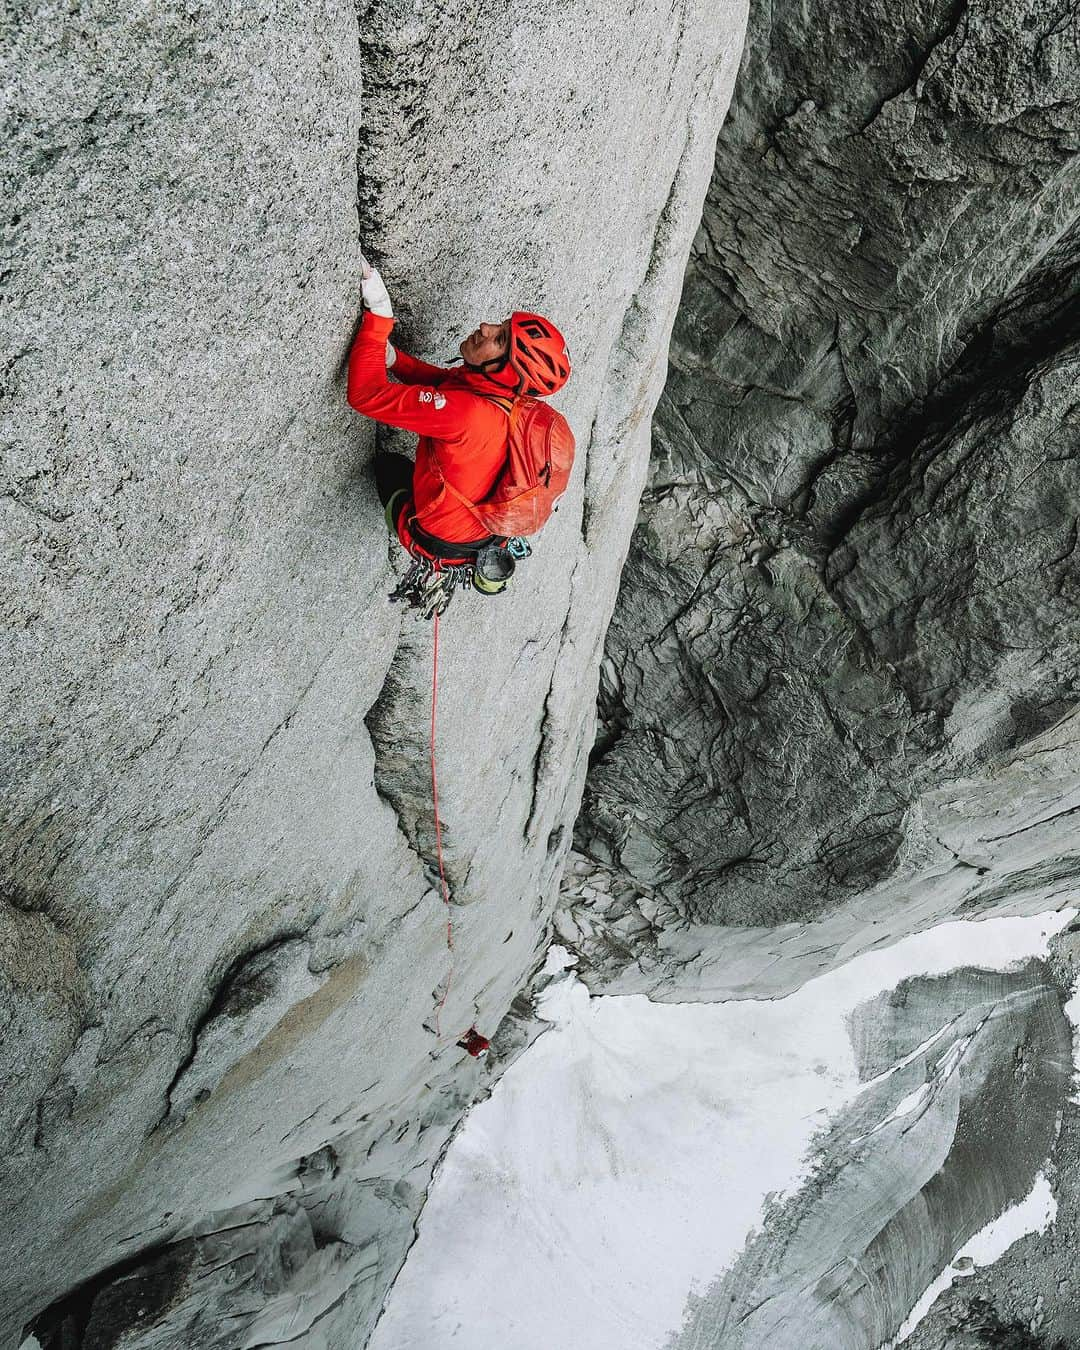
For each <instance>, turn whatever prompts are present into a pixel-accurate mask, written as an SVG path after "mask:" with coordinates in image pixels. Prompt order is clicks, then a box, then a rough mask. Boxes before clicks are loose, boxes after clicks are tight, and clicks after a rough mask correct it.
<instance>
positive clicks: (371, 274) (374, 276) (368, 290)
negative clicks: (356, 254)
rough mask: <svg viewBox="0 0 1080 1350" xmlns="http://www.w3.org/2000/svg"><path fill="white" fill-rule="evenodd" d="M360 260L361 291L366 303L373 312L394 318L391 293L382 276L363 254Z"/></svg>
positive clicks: (386, 317)
mask: <svg viewBox="0 0 1080 1350" xmlns="http://www.w3.org/2000/svg"><path fill="white" fill-rule="evenodd" d="M360 262H361V269H360V270H361V278H362V279H361V282H360V291H361V294H362V295H363V297H364V304H365V305H367V307H368V309H370V310H371V312H372V314H381V315H382V316H383V318H384V319H392V318H393V317H394V307H393V305H391V303H390V295H389V293H388V291H387V289H386V287H385V285H384V284H383V279H382V277H381V276H379V273H378V270H377V269H376V268H374V267H372V266H371V264H370V263H369V262H368V260H367V259H366V258H365V257H364V256H363V255H362V254H361V257H360Z"/></svg>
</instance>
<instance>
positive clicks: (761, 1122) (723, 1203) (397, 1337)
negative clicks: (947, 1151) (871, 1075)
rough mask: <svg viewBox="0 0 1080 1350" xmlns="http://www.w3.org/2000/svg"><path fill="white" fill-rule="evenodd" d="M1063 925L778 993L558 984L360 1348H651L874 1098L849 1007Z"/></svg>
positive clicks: (906, 955)
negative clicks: (833, 1129)
mask: <svg viewBox="0 0 1080 1350" xmlns="http://www.w3.org/2000/svg"><path fill="white" fill-rule="evenodd" d="M1073 913H1074V911H1071V910H1070V911H1066V912H1064V913H1054V914H1048V915H1041V916H1034V917H1022V918H996V919H984V920H981V921H976V922H955V923H949V924H943V925H940V926H939V927H937V928H934V929H930V930H928V931H927V932H924V933H918V934H913V935H911V936H910V937H907V938H905V939H904V940H902V941H901V942H898V943H896V944H895V945H893V946H891V947H888V948H885V949H881V950H877V951H871V952H867V953H864V954H863V955H861V956H859V957H857V958H855V959H854V960H852V961H851V962H850V963H848V964H847V965H846V966H844V967H842V968H840V969H839V970H834V971H830V972H828V973H827V974H824V975H822V976H821V977H819V978H818V979H816V980H813V981H811V982H810V983H808V984H807V985H805V986H804V987H803V988H802V989H800V990H799V991H798V992H796V993H794V994H791V995H790V996H788V997H787V998H784V999H776V1000H763V1001H752V1000H743V1001H733V1002H728V1003H704V1004H702V1003H683V1004H680V1003H650V1002H649V1000H648V999H647V998H645V997H644V996H641V995H632V996H624V997H601V998H590V996H589V993H588V990H587V989H586V987H585V986H584V985H583V984H582V983H581V982H580V981H579V980H578V979H577V978H576V976H575V975H573V974H572V973H571V974H565V975H563V976H562V977H561V978H560V977H559V976H558V975H556V976H555V978H554V979H553V980H552V983H551V984H549V985H548V986H547V987H546V988H545V989H544V990H543V992H542V993H541V995H540V996H539V998H538V1000H537V1012H538V1014H539V1016H541V1017H542V1018H544V1019H545V1020H546V1021H548V1022H550V1023H551V1024H552V1025H551V1030H550V1031H549V1032H548V1033H547V1034H545V1035H543V1036H541V1037H540V1038H539V1039H538V1040H537V1041H535V1042H534V1044H533V1045H532V1046H531V1047H530V1049H529V1050H528V1051H527V1052H526V1053H525V1054H524V1055H522V1056H521V1058H520V1059H519V1060H518V1061H517V1062H516V1063H515V1064H514V1065H513V1066H512V1067H511V1068H510V1069H509V1070H508V1071H507V1072H506V1074H504V1076H503V1078H502V1079H501V1081H500V1082H499V1084H498V1085H497V1087H496V1088H495V1091H494V1093H493V1094H492V1096H491V1097H490V1098H489V1099H488V1100H487V1101H485V1102H482V1103H480V1104H479V1105H478V1106H476V1107H475V1108H474V1109H473V1110H472V1111H471V1112H470V1113H469V1115H468V1116H467V1118H466V1120H465V1123H464V1125H463V1127H462V1129H461V1130H460V1132H459V1133H458V1135H457V1137H456V1139H455V1140H454V1143H453V1144H452V1146H451V1147H450V1149H449V1150H448V1152H447V1154H446V1157H445V1159H444V1162H443V1165H442V1168H441V1170H440V1172H439V1174H438V1175H437V1178H436V1181H435V1183H434V1185H433V1187H432V1191H431V1195H430V1198H429V1200H428V1203H427V1205H426V1207H425V1209H424V1211H423V1214H422V1216H421V1220H420V1225H419V1236H418V1238H417V1241H416V1243H415V1244H414V1246H413V1249H412V1252H411V1254H410V1256H409V1259H408V1261H407V1262H406V1264H405V1267H404V1269H403V1271H402V1274H401V1275H400V1277H399V1279H398V1281H397V1283H396V1285H395V1286H394V1289H393V1291H392V1293H391V1295H390V1299H389V1301H388V1304H387V1308H386V1311H385V1313H384V1315H383V1317H382V1319H381V1320H380V1322H379V1324H378V1326H377V1328H376V1331H375V1334H374V1336H373V1338H372V1341H371V1350H444V1348H447V1350H449V1348H450V1347H453V1346H458V1345H460V1346H468V1347H469V1350H506V1347H507V1346H513V1347H514V1350H550V1347H551V1346H553V1345H567V1346H570V1345H572V1346H574V1348H575V1350H659V1347H661V1346H662V1345H663V1344H664V1343H665V1342H666V1341H667V1339H668V1338H669V1336H670V1334H671V1333H672V1332H673V1331H675V1330H677V1329H678V1328H679V1327H680V1326H681V1324H682V1320H683V1313H684V1310H685V1306H686V1300H687V1297H688V1295H690V1294H691V1293H692V1292H700V1291H701V1290H703V1289H704V1288H706V1287H707V1286H708V1285H709V1284H710V1283H711V1282H712V1281H714V1280H715V1279H716V1278H717V1276H718V1275H720V1274H721V1273H722V1272H723V1271H724V1270H725V1269H727V1268H728V1267H729V1266H730V1265H731V1263H732V1262H733V1261H734V1259H735V1258H736V1256H737V1255H738V1253H739V1251H740V1250H741V1249H742V1247H743V1246H744V1244H745V1242H746V1240H747V1237H748V1236H749V1234H750V1233H751V1231H752V1230H753V1228H754V1226H755V1225H756V1224H758V1223H759V1222H760V1220H761V1215H762V1211H763V1207H764V1205H765V1204H766V1202H767V1200H768V1198H769V1197H770V1196H771V1195H786V1194H788V1193H790V1192H792V1191H793V1190H795V1189H796V1188H797V1187H798V1185H799V1184H800V1182H801V1181H802V1180H803V1178H804V1177H805V1176H806V1174H807V1171H808V1167H809V1160H808V1156H807V1154H808V1149H809V1146H810V1144H811V1141H812V1140H813V1137H814V1135H815V1134H816V1133H817V1132H818V1130H819V1129H820V1128H821V1127H822V1126H823V1125H824V1124H825V1123H826V1122H827V1120H828V1118H829V1116H830V1114H831V1113H833V1112H835V1111H836V1110H838V1109H840V1108H842V1107H843V1106H845V1105H846V1104H847V1103H848V1102H850V1101H851V1100H852V1099H853V1098H854V1097H856V1096H857V1095H858V1094H859V1093H860V1092H861V1091H862V1090H863V1089H864V1088H865V1086H866V1085H865V1084H863V1083H861V1082H860V1081H859V1078H858V1073H857V1068H856V1063H855V1057H854V1052H853V1050H852V1046H851V1041H850V1037H849V1035H848V1018H849V1016H850V1013H851V1011H852V1009H854V1008H855V1007H856V1006H857V1005H858V1004H859V1003H862V1002H864V1001H865V1000H866V999H869V998H873V997H875V996H876V995H877V994H879V993H881V992H882V991H884V990H887V989H892V988H894V987H895V986H896V985H897V984H898V983H899V982H900V981H901V980H904V979H908V978H911V977H912V976H919V975H938V974H945V973H947V972H948V971H950V970H955V969H957V968H960V967H963V966H980V967H984V968H990V969H1002V968H1005V967H1007V966H1009V965H1012V964H1014V963H1016V962H1018V961H1023V960H1027V959H1030V958H1031V957H1036V956H1045V955H1046V954H1047V951H1048V943H1049V940H1050V938H1051V937H1052V936H1053V935H1054V934H1055V933H1056V932H1058V931H1059V930H1060V929H1061V928H1062V927H1064V926H1065V925H1066V924H1067V923H1068V922H1069V921H1070V919H1071V918H1072V916H1073ZM549 961H550V963H551V964H552V965H553V966H560V963H561V968H562V969H565V968H566V965H567V964H568V963H567V962H565V961H564V955H560V954H556V955H555V956H554V957H552V958H549ZM944 1030H945V1028H943V1029H942V1031H944ZM936 1039H937V1036H935V1037H933V1038H931V1040H936ZM956 1058H957V1051H956V1045H955V1044H954V1045H953V1046H951V1048H950V1050H949V1051H947V1052H946V1054H945V1056H944V1057H943V1059H942V1061H941V1065H940V1067H941V1068H942V1070H943V1071H946V1072H951V1071H952V1069H953V1068H955V1060H956ZM914 1096H915V1094H913V1095H912V1100H913V1101H914ZM916 1104H917V1103H916ZM913 1109H914V1107H913ZM999 1222H1000V1221H999ZM980 1236H982V1235H981V1234H980ZM969 1248H970V1244H969ZM966 1250H967V1249H966Z"/></svg>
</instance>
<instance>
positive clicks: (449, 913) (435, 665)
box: [431, 565, 491, 1059]
mask: <svg viewBox="0 0 1080 1350" xmlns="http://www.w3.org/2000/svg"><path fill="white" fill-rule="evenodd" d="M436 566H437V565H436ZM432 617H433V619H434V625H433V627H434V642H433V644H432V663H431V804H432V809H433V810H434V813H435V856H436V858H437V859H438V864H439V885H440V887H441V889H442V898H443V904H444V905H445V906H446V950H447V951H448V952H449V954H450V968H449V970H448V971H447V972H446V985H445V987H444V989H443V992H442V998H440V999H439V1004H438V1007H437V1008H436V1009H435V1035H436V1036H437V1037H438V1038H439V1040H441V1039H442V1012H443V1009H444V1008H445V1007H446V1000H447V999H448V998H449V997H450V985H451V984H452V982H453V979H454V919H453V910H452V908H451V906H450V886H449V884H448V883H447V880H446V868H445V866H444V865H443V847H442V821H441V820H440V819H439V776H438V772H437V770H436V767H435V726H436V718H437V713H438V707H439V610H438V609H436V610H435V612H434V615H433V616H432ZM457 1044H458V1045H459V1046H460V1047H461V1048H462V1049H463V1050H467V1051H468V1052H469V1054H470V1055H472V1057H473V1058H474V1059H479V1057H480V1056H481V1055H482V1054H483V1053H484V1051H485V1050H487V1049H488V1047H489V1046H490V1045H491V1042H490V1041H489V1040H488V1038H487V1037H486V1036H481V1034H480V1033H479V1032H478V1031H477V1029H476V1028H475V1027H470V1028H469V1030H468V1031H466V1032H465V1034H464V1035H463V1036H462V1037H461V1039H460V1040H459V1041H458V1042H457Z"/></svg>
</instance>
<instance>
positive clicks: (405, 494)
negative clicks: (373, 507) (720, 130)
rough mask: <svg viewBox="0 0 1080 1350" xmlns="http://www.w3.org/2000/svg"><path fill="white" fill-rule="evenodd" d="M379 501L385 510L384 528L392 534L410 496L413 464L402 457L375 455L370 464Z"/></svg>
mask: <svg viewBox="0 0 1080 1350" xmlns="http://www.w3.org/2000/svg"><path fill="white" fill-rule="evenodd" d="M372 468H373V470H374V473H375V487H376V490H377V491H378V494H379V501H380V502H382V504H383V506H384V507H385V508H386V526H387V529H389V531H390V532H391V534H393V533H394V532H395V526H396V522H397V516H398V512H399V511H400V510H401V508H402V507H403V506H404V505H405V503H406V502H407V501H408V500H409V497H410V496H411V495H412V476H413V462H412V460H411V459H406V458H405V456H404V455H387V454H381V455H376V456H375V459H374V461H373V464H372Z"/></svg>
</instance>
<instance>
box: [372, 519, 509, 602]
mask: <svg viewBox="0 0 1080 1350" xmlns="http://www.w3.org/2000/svg"><path fill="white" fill-rule="evenodd" d="M409 552H410V557H411V559H412V561H411V562H410V564H409V568H408V571H407V572H406V573H405V575H404V576H403V577H402V578H401V580H400V581H399V582H398V584H397V586H396V587H395V588H394V590H392V591H391V592H390V597H389V598H390V602H391V604H406V605H408V606H409V608H410V609H415V610H416V612H417V613H416V617H417V618H418V619H432V618H437V617H438V616H439V615H440V614H445V613H446V611H447V609H449V607H450V601H451V600H452V599H453V598H454V591H455V590H459V589H460V590H469V589H470V588H472V589H473V590H476V591H479V593H480V594H481V595H501V594H502V592H503V591H505V590H506V586H507V583H508V582H509V580H510V578H511V577H512V576H513V575H514V568H515V566H516V564H517V562H518V561H520V560H521V559H522V558H528V557H531V556H532V549H531V548H530V547H529V544H528V542H527V541H526V540H524V539H519V538H511V539H507V540H506V541H505V544H503V543H496V542H492V543H490V544H485V545H484V546H483V547H482V548H479V549H477V550H476V552H475V555H474V556H473V557H471V558H467V559H466V558H458V559H456V560H455V561H452V562H450V561H446V560H444V559H442V558H433V557H429V556H428V555H427V553H426V552H421V550H420V546H419V545H418V544H416V543H415V541H413V543H412V547H411V549H410V550H409Z"/></svg>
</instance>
